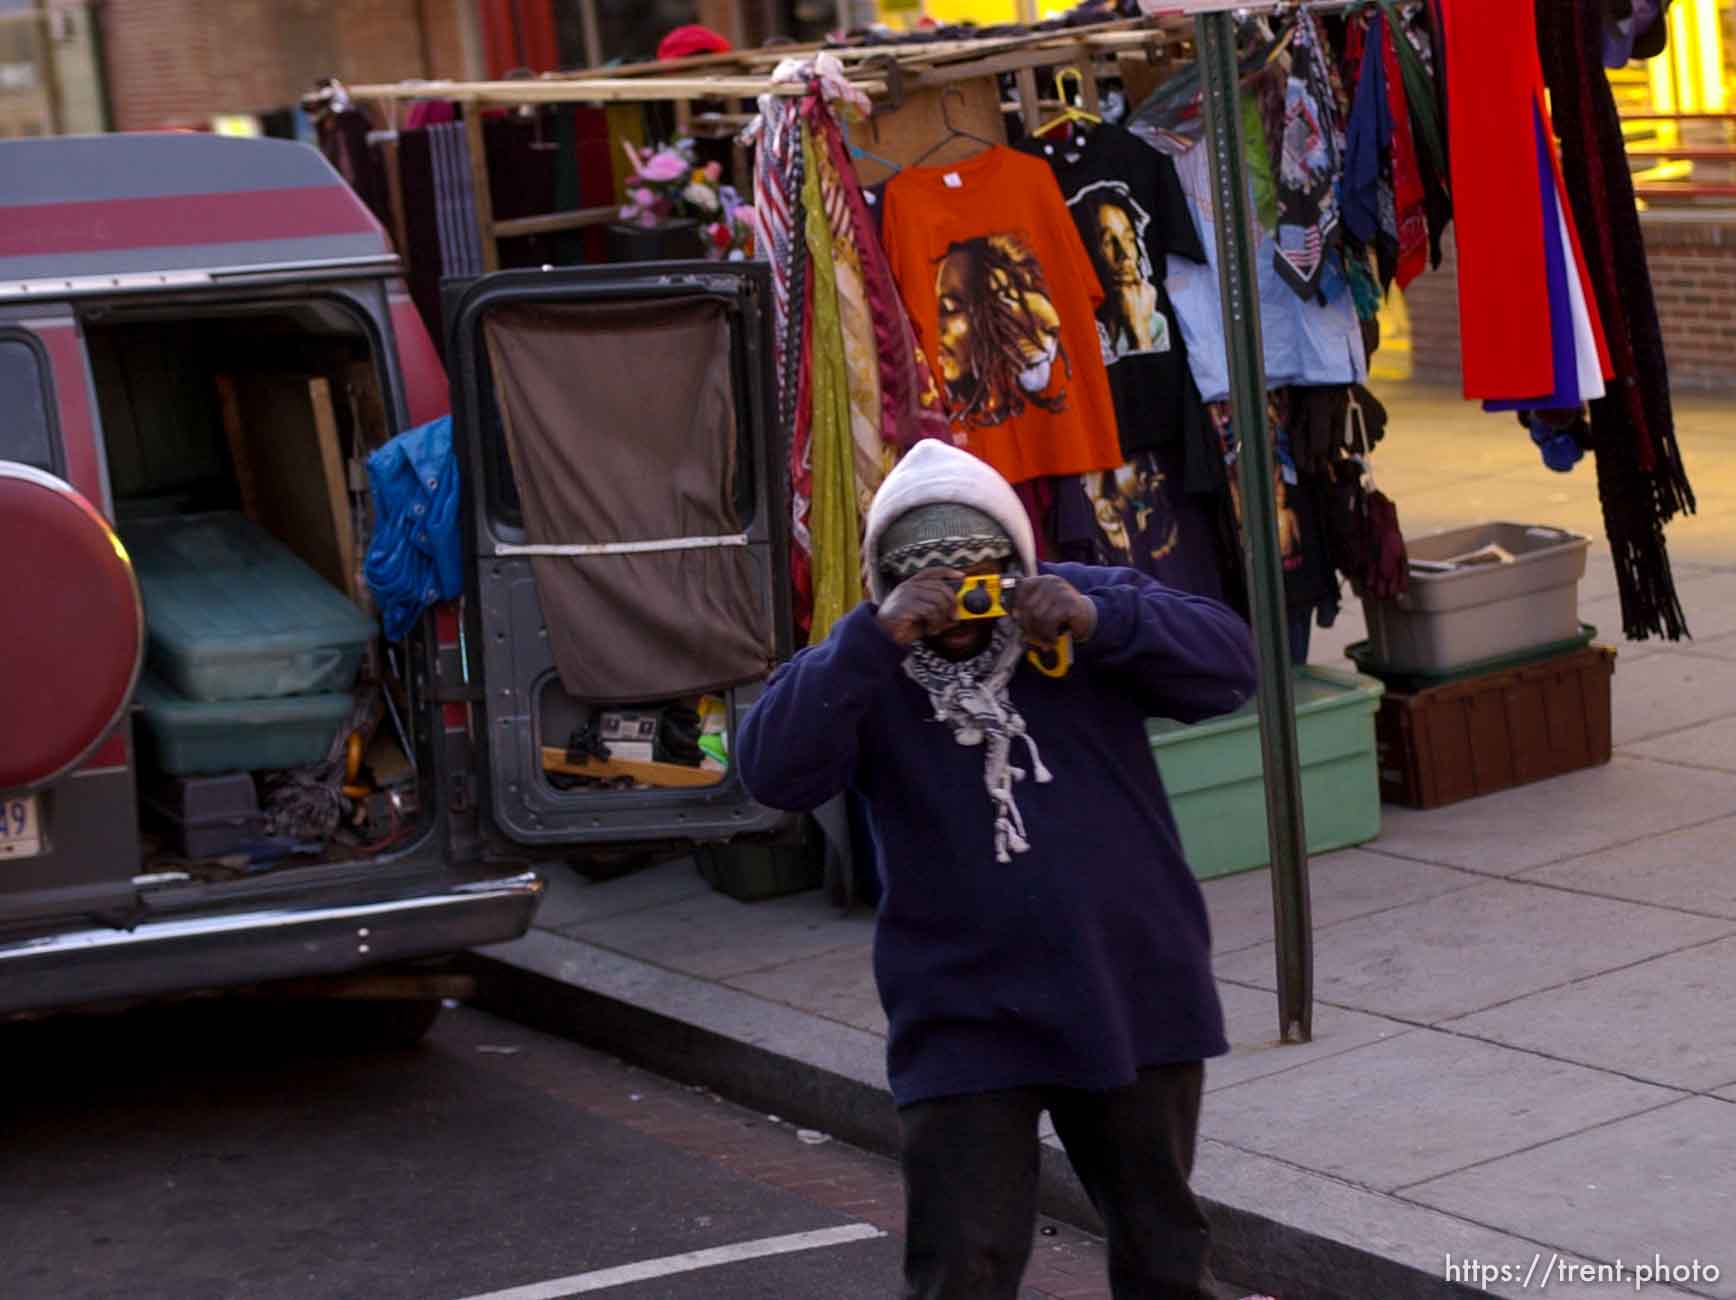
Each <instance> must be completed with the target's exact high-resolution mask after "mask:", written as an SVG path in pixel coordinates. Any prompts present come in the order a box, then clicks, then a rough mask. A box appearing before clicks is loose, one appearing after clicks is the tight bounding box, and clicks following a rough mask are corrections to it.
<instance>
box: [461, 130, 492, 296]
mask: <svg viewBox="0 0 1736 1300" xmlns="http://www.w3.org/2000/svg"><path fill="white" fill-rule="evenodd" d="M476 107H477V106H476V105H475V104H472V105H470V108H469V110H468V111H467V112H466V113H465V114H464V134H465V138H466V141H467V142H468V143H469V145H470V188H471V189H472V190H474V191H475V192H476V229H477V230H478V231H479V232H480V233H481V235H482V269H483V270H484V271H485V272H487V271H498V270H500V247H499V245H498V244H497V243H496V242H495V237H494V191H493V190H492V189H490V188H489V183H488V136H487V133H486V132H484V131H483V129H482V114H481V113H479V112H477V111H476Z"/></svg>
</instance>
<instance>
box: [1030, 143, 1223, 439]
mask: <svg viewBox="0 0 1736 1300" xmlns="http://www.w3.org/2000/svg"><path fill="white" fill-rule="evenodd" d="M1018 147H1019V148H1020V149H1023V150H1024V151H1025V152H1027V153H1031V154H1035V155H1036V156H1037V157H1039V158H1042V159H1043V160H1044V161H1045V162H1047V163H1048V164H1049V165H1050V166H1051V167H1052V168H1053V169H1054V171H1055V179H1056V180H1057V181H1059V182H1060V185H1061V193H1062V194H1063V195H1064V196H1065V197H1066V200H1067V207H1068V209H1069V210H1070V211H1071V212H1072V214H1073V220H1074V222H1075V223H1076V224H1077V225H1078V227H1079V237H1080V238H1081V239H1082V240H1083V241H1084V244H1085V251H1086V252H1088V253H1089V254H1090V255H1091V261H1092V264H1093V265H1094V266H1095V267H1096V268H1097V277H1098V279H1099V280H1100V281H1101V282H1102V285H1103V293H1104V300H1103V306H1102V307H1101V308H1099V309H1098V312H1097V338H1098V342H1099V344H1100V345H1101V347H1102V349H1103V360H1104V363H1105V364H1106V365H1107V366H1108V367H1109V387H1110V390H1111V391H1112V392H1113V393H1114V396H1115V418H1116V422H1117V423H1118V424H1119V425H1120V434H1121V449H1122V451H1123V452H1124V453H1126V454H1127V455H1128V456H1132V455H1133V454H1134V453H1135V452H1139V451H1146V450H1150V449H1152V448H1156V447H1163V446H1174V445H1175V444H1176V443H1177V442H1178V441H1179V440H1180V438H1181V436H1182V430H1183V428H1184V427H1185V426H1184V423H1183V421H1184V410H1185V404H1186V403H1187V402H1189V401H1193V400H1197V399H1195V398H1194V397H1193V395H1192V393H1191V391H1190V389H1191V383H1192V381H1191V379H1190V377H1189V374H1188V368H1187V353H1186V351H1185V349H1184V348H1183V345H1182V339H1181V329H1180V327H1179V326H1178V325H1177V323H1176V318H1175V308H1174V307H1173V306H1172V305H1171V304H1170V301H1169V294H1168V292H1167V291H1166V290H1165V288H1164V279H1165V276H1166V274H1167V271H1166V260H1167V258H1168V257H1170V256H1171V255H1172V254H1173V255H1174V256H1176V257H1184V258H1187V259H1188V260H1189V261H1193V262H1200V263H1203V262H1204V261H1205V260H1206V255H1205V250H1204V249H1203V248H1201V247H1200V240H1199V232H1198V231H1197V230H1196V229H1195V228H1194V223H1193V216H1192V214H1191V213H1190V212H1189V211H1188V206H1187V200H1186V199H1185V198H1184V197H1183V195H1182V190H1181V182H1180V180H1179V179H1178V178H1177V176H1176V172H1175V164H1174V163H1173V162H1171V161H1170V160H1169V159H1168V158H1166V157H1164V156H1163V155H1162V154H1160V153H1158V152H1157V151H1156V150H1155V149H1153V148H1151V146H1149V145H1147V144H1145V143H1143V142H1142V141H1140V140H1139V138H1138V137H1136V136H1134V135H1132V134H1131V133H1129V132H1127V131H1124V130H1123V129H1122V128H1120V127H1118V126H1113V125H1110V124H1109V123H1107V122H1106V123H1103V124H1101V125H1095V126H1089V127H1080V126H1069V127H1066V128H1063V129H1061V130H1058V131H1055V132H1053V133H1051V134H1049V135H1046V136H1031V137H1027V138H1026V139H1025V140H1023V141H1021V142H1020V144H1019V146H1018Z"/></svg>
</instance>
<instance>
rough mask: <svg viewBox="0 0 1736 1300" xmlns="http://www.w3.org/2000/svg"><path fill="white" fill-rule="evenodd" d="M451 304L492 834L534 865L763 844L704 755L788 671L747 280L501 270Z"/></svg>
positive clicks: (778, 523) (764, 378) (671, 273)
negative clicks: (543, 852) (561, 858)
mask: <svg viewBox="0 0 1736 1300" xmlns="http://www.w3.org/2000/svg"><path fill="white" fill-rule="evenodd" d="M446 308H447V310H446V319H447V330H448V350H447V356H448V360H449V362H450V363H451V367H452V388H453V414H454V420H455V426H456V432H457V436H458V438H459V441H460V444H461V446H462V448H463V455H464V458H465V459H464V466H465V471H466V472H465V483H466V486H465V510H466V520H465V531H466V537H467V539H468V547H469V562H470V564H471V565H472V566H473V567H472V571H471V579H470V586H469V593H470V598H469V600H468V601H467V606H468V610H467V619H466V626H465V632H466V638H467V641H468V645H467V646H466V647H465V650H466V662H467V664H468V670H469V672H470V675H471V685H472V686H473V687H479V688H480V689H478V690H473V691H472V696H473V698H478V697H479V698H480V700H481V701H482V703H481V706H480V708H479V710H478V715H479V716H478V719H477V721H478V725H479V726H481V727H484V728H485V729H486V738H485V740H484V741H483V742H482V743H481V745H480V756H481V761H482V764H483V766H484V769H485V770H484V772H483V773H482V777H483V782H484V786H485V789H484V791H483V797H482V800H481V804H482V808H483V809H484V811H485V812H486V814H487V815H488V816H489V817H490V818H491V820H492V822H493V823H494V827H495V829H496V830H497V831H498V832H499V833H501V834H503V835H504V836H506V837H507V838H508V839H510V840H512V841H514V842H516V843H518V844H520V845H527V846H547V847H550V848H553V847H555V846H560V845H596V846H604V845H610V844H622V843H631V842H643V841H658V840H671V839H676V840H680V839H685V840H693V841H715V840H722V839H728V838H732V837H735V836H738V835H744V834H750V833H755V832H764V831H771V830H775V829H780V828H782V827H783V826H785V825H786V824H787V823H788V821H789V819H788V818H787V816H785V815H783V814H779V813H775V812H772V811H771V810H769V809H766V808H763V807H761V806H759V805H757V804H756V803H754V801H753V800H752V798H751V797H750V796H749V794H748V793H747V790H746V789H745V788H744V786H743V785H742V783H741V781H740V779H739V777H738V776H737V775H736V773H735V771H734V770H733V768H731V767H730V766H729V765H728V761H727V757H726V756H720V752H721V751H725V750H726V749H727V738H728V736H730V735H733V734H734V733H735V730H736V728H737V723H738V720H739V718H740V717H741V716H742V714H743V713H744V712H745V710H746V708H747V706H748V705H749V704H750V703H751V702H752V701H753V700H754V699H755V698H756V697H757V695H758V694H759V691H760V690H761V689H762V687H763V680H764V677H765V675H766V673H767V672H768V671H769V668H770V666H771V664H772V663H774V662H776V661H778V660H781V659H783V658H785V657H787V656H788V654H789V653H790V638H791V632H790V626H791V620H790V610H789V604H790V602H789V571H788V569H789V560H788V541H787V539H788V527H787V524H786V519H787V509H786V505H785V502H786V499H787V493H786V487H785V481H784V468H783V460H784V457H783V447H784V438H783V436H782V434H781V430H780V429H779V428H778V424H777V419H776V416H775V414H774V409H773V408H774V399H773V384H774V382H775V378H774V373H773V367H772V313H771V299H770V281H769V278H768V275H767V272H766V268H765V267H764V266H763V265H759V264H754V263H722V262H664V263H652V264H641V265H634V266H611V267H594V268H591V267H587V268H566V269H559V270H546V271H541V272H536V271H526V272H504V273H499V274H495V275H490V276H486V277H483V278H481V279H478V280H476V281H473V282H471V283H470V284H468V285H467V286H464V287H463V288H462V289H461V290H458V291H456V292H453V293H451V294H449V295H448V298H447V303H446ZM478 678H480V681H478V680H477V679H478ZM720 710H721V713H720ZM696 715H701V716H702V718H703V720H704V731H705V733H706V734H705V736H704V739H705V741H706V745H705V750H706V752H705V754H704V755H696V753H695V751H694V750H693V748H692V742H693V740H694V739H695V738H696V737H697V736H698V735H699V732H697V731H696V730H695V729H694V721H695V717H696ZM720 729H721V730H722V732H723V736H722V737H721V738H720V737H719V736H718V735H717V734H716V733H717V732H718V731H719V730H720Z"/></svg>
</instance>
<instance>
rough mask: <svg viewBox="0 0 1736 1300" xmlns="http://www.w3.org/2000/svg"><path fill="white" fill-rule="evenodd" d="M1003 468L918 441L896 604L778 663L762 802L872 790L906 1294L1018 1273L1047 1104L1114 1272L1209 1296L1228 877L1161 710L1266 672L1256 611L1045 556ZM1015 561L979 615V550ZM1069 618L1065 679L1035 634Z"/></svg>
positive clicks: (993, 565)
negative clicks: (1193, 856) (1213, 1065)
mask: <svg viewBox="0 0 1736 1300" xmlns="http://www.w3.org/2000/svg"><path fill="white" fill-rule="evenodd" d="M1035 549H1036V548H1035V544H1034V541H1033V537H1032V532H1031V525H1030V522H1029V520H1028V518H1027V517H1026V515H1025V512H1024V509H1023V507H1022V506H1021V504H1020V502H1019V499H1018V497H1017V496H1016V495H1015V493H1014V492H1013V489H1012V488H1011V487H1009V486H1008V484H1007V483H1006V481H1005V480H1004V479H1002V478H1001V477H1000V476H999V475H998V474H996V473H995V472H994V471H993V470H992V469H990V468H989V467H988V466H987V465H985V464H984V463H982V462H981V461H978V460H977V459H975V458H974V457H972V456H970V455H969V454H968V453H966V452H963V451H960V450H958V449H956V448H953V447H950V446H947V445H946V444H944V443H942V442H939V441H928V442H923V443H919V444H918V445H917V446H916V447H915V449H914V450H912V451H911V452H910V454H909V455H908V456H906V457H905V459H904V460H903V461H902V462H901V463H900V464H899V465H898V467H897V468H896V469H894V470H893V472H892V473H891V474H890V475H889V476H888V477H887V479H886V481H885V483H884V484H883V485H882V486H881V489H880V492H879V494H878V495H877V496H876V498H875V500H874V504H873V507H872V509H871V510H870V512H869V515H868V527H867V536H866V540H865V554H866V555H867V556H868V562H869V565H870V589H871V591H872V594H873V597H874V601H875V602H876V603H873V604H867V605H863V606H861V607H859V608H857V609H856V610H855V611H853V612H852V613H851V614H850V615H849V616H847V617H846V618H845V619H844V620H843V621H842V622H840V623H839V624H838V625H837V626H836V627H835V628H834V629H833V631H832V634H831V636H830V637H829V638H828V639H827V640H826V641H825V642H824V643H823V644H821V645H817V646H814V647H812V648H810V649H808V650H806V651H804V652H803V653H801V654H799V655H797V656H796V658H795V659H794V660H792V661H791V662H790V663H789V664H787V665H785V666H784V667H783V668H782V669H780V670H779V672H778V673H777V674H775V675H774V676H773V678H772V681H771V683H770V684H769V686H768V687H767V690H766V694H765V695H764V697H763V698H762V699H761V700H760V702H759V703H758V704H757V705H756V706H755V708H754V709H753V711H752V712H751V713H750V714H749V715H748V717H747V719H746V720H745V722H744V723H743V726H742V729H741V734H740V736H739V737H738V738H737V746H736V754H737V761H738V764H739V770H740V772H741V774H742V777H743V779H744V780H745V781H746V782H747V785H748V788H749V789H750V790H752V791H753V793H754V795H755V796H756V797H757V798H759V799H760V800H762V801H763V802H765V803H767V804H770V805H772V806H774V807H779V808H787V809H810V808H814V807H816V806H818V805H819V804H821V803H824V802H825V801H826V800H828V799H830V798H831V797H833V796H834V795H836V794H838V793H839V792H840V791H842V790H844V789H845V788H847V787H848V788H852V789H854V790H855V791H856V792H857V793H858V794H859V795H860V797H861V799H862V801H863V804H864V806H865V807H866V809H867V812H868V817H869V820H870V822H871V824H872V828H873V832H874V839H875V841H876V844H877V846H878V855H879V861H878V867H879V870H880V875H881V880H882V883H883V886H884V892H883V895H882V899H881V904H880V915H879V921H878V925H877V929H876V935H875V951H874V968H875V977H876V980H877V982H878V985H879V989H880V996H881V999H882V1001H883V1002H884V1004H885V1007H886V1013H887V1017H888V1019H889V1021H890V1042H889V1044H888V1052H887V1069H888V1074H889V1076H890V1078H891V1083H892V1090H893V1095H894V1098H895V1100H896V1101H897V1103H898V1106H899V1109H900V1120H901V1124H902V1129H903V1152H902V1156H903V1166H904V1176H905V1186H906V1193H907V1196H908V1206H909V1216H908V1222H909V1226H908V1245H907V1249H906V1257H905V1275H906V1284H907V1290H906V1293H905V1294H906V1296H907V1297H909V1298H910V1300H1013V1297H1015V1296H1016V1295H1017V1294H1018V1289H1019V1280H1020V1277H1021V1276H1022V1274H1023V1272H1024V1267H1025V1263H1026V1261H1027V1260H1028V1258H1029V1255H1030V1250H1031V1237H1032V1231H1033V1228H1034V1225H1035V1219H1036V1208H1037V1167H1038V1155H1039V1144H1038V1128H1037V1126H1038V1120H1039V1117H1040V1115H1041V1113H1042V1112H1043V1111H1044V1110H1047V1111H1048V1112H1049V1113H1050V1115H1051V1117H1052V1118H1053V1120H1054V1123H1055V1129H1056V1132H1057V1133H1058V1135H1059V1136H1060V1138H1061V1141H1062V1142H1063V1143H1064V1144H1065V1145H1066V1148H1067V1153H1068V1156H1069V1158H1070V1159H1071V1160H1072V1162H1073V1167H1074V1168H1075V1169H1076V1170H1077V1171H1078V1173H1079V1176H1080V1179H1081V1180H1082V1182H1083V1183H1084V1185H1085V1187H1086V1188H1087V1190H1088V1191H1089V1192H1090V1194H1091V1197H1092V1199H1093V1201H1094V1202H1095V1203H1096V1205H1097V1207H1098V1209H1099V1210H1100V1211H1101V1213H1102V1215H1103V1218H1104V1221H1105V1223H1106V1225H1107V1228H1108V1238H1109V1253H1110V1278H1111V1284H1112V1286H1113V1288H1114V1293H1115V1295H1116V1297H1117V1298H1118V1300H1132V1298H1134V1297H1138V1298H1139V1300H1160V1298H1161V1300H1203V1298H1204V1297H1207V1296H1209V1295H1210V1294H1211V1293H1210V1291H1209V1290H1208V1289H1207V1288H1208V1286H1209V1285H1210V1282H1209V1273H1208V1270H1207V1266H1206V1248H1207V1239H1206V1225H1205V1220H1204V1218H1203V1217H1202V1215H1201V1213H1200V1209H1199V1207H1198V1205H1197V1204H1196V1203H1195V1200H1194V1197H1193V1195H1192V1193H1191V1191H1190V1190H1189V1188H1188V1177H1189V1174H1190V1171H1191V1167H1192V1161H1193V1150H1194V1136H1195V1132H1196V1130H1197V1125H1198V1117H1199V1104H1200V1086H1201V1081H1202V1076H1203V1067H1202V1064H1201V1062H1202V1060H1203V1058H1205V1057H1207V1056H1213V1055H1216V1054H1219V1053H1221V1052H1223V1051H1225V1050H1226V1045H1225V1042H1224V1032H1223V1017H1222V1013H1221V1010H1220V1008H1219V1005H1218V998H1217V992H1216V988H1215V986H1214V984H1213V982H1212V975H1211V963H1210V936H1209V933H1208V927H1207V920H1206V912H1205V905H1204V900H1203V898H1202V896H1201V894H1200V890H1199V887H1198V885H1197V884H1196V883H1195V882H1194V879H1193V876H1192V875H1191V873H1190V872H1189V871H1188V868H1187V864H1186V863H1185V862H1184V861H1183V859H1182V852H1181V845H1180V843H1179V841H1178V839H1177V836H1176V828H1175V821H1174V819H1173V817H1172V816H1171V814H1170V811H1169V806H1168V803H1167V800H1166V799H1165V796H1164V792H1163V787H1162V784H1161V782H1160V781H1159V779H1158V775H1157V769H1156V767H1155V765H1154V763H1153V761H1152V755H1151V750H1150V745H1149V741H1148V740H1147V737H1146V731H1145V719H1146V718H1147V717H1152V716H1161V717H1168V718H1176V719H1179V720H1182V721H1196V720H1199V719H1203V718H1207V717H1211V716H1213V715H1215V714H1219V713H1224V712H1227V711H1229V710H1231V709H1234V708H1236V707H1237V706H1238V705H1240V704H1241V703H1242V702H1243V701H1244V700H1245V699H1246V698H1247V697H1248V696H1249V694H1250V693H1251V691H1252V690H1253V680H1254V667H1253V658H1252V653H1251V650H1250V646H1249V637H1248V631H1247V628H1246V626H1245V625H1244V624H1243V623H1242V621H1241V619H1239V618H1238V617H1237V616H1236V615H1235V614H1233V613H1232V612H1230V611H1229V610H1228V609H1226V608H1224V607H1223V606H1221V605H1218V604H1216V603H1214V602H1212V601H1208V600H1203V599H1200V598H1198V597H1193V596H1186V595H1182V594H1180V593H1178V592H1175V591H1171V590H1169V589H1167V588H1165V587H1162V586H1160V585H1159V584H1157V583H1156V582H1153V581H1152V580H1150V579H1148V578H1145V577H1143V576H1142V575H1140V574H1137V573H1134V572H1133V571H1131V570H1125V569H1100V568H1091V567H1087V566H1083V565H1044V566H1041V567H1039V566H1038V564H1037V560H1036V554H1035ZM978 573H1003V574H1011V575H1014V576H1016V577H1017V578H1019V583H1018V585H1017V586H1016V588H1015V592H1014V596H1015V599H1014V606H1013V610H1014V612H1013V616H1012V617H1009V618H1001V619H994V620H982V621H967V622H960V621H958V619H957V618H956V613H955V611H956V601H957V592H958V588H959V585H960V582H961V580H962V579H963V577H964V576H965V575H967V574H978ZM1062 637H1071V638H1072V642H1073V648H1074V651H1075V662H1074V664H1073V666H1072V669H1071V671H1069V672H1068V673H1067V674H1066V675H1065V676H1063V677H1060V678H1053V677H1049V676H1046V675H1044V674H1042V673H1040V672H1038V671H1037V670H1036V669H1035V668H1034V667H1032V666H1030V665H1029V664H1028V663H1027V662H1026V647H1027V643H1028V642H1034V643H1037V644H1041V645H1050V644H1053V643H1055V642H1057V641H1058V640H1059V639H1060V638H1062Z"/></svg>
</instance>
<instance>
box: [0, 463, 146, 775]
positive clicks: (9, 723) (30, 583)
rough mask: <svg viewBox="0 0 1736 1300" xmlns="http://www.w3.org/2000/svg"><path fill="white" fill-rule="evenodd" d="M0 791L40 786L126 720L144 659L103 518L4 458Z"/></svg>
mask: <svg viewBox="0 0 1736 1300" xmlns="http://www.w3.org/2000/svg"><path fill="white" fill-rule="evenodd" d="M0 593H3V594H4V599H5V602H6V610H7V629H6V655H5V661H4V664H3V665H0V719H4V722H3V723H0V729H3V731H4V734H5V737H6V743H5V744H0V791H4V790H21V789H22V790H28V789H34V788H36V787H39V786H43V785H47V784H48V783H49V782H51V781H53V780H54V779H55V778H57V777H59V776H60V775H62V774H63V773H65V772H67V771H69V770H71V769H72V768H74V767H76V766H77V765H78V764H79V763H80V762H82V761H83V760H84V759H85V758H87V757H88V756H89V755H90V753H91V752H92V751H93V750H95V749H96V747H97V746H98V745H100V744H101V743H102V741H103V739H104V738H105V737H106V736H107V735H108V733H109V732H110V731H111V730H113V728H114V726H115V724H116V723H117V722H118V721H119V720H120V718H121V716H122V714H123V713H124V711H125V709H126V707H127V702H128V700H129V699H130V698H131V697H132V693H133V686H134V684H135V683H136V682H137V681H138V676H139V665H140V662H141V660H142V658H143V654H144V643H145V625H144V606H143V603H142V602H141V601H140V599H139V586H138V583H137V581H136V580H135V579H134V576H133V566H132V562H131V561H130V560H129V559H128V558H127V553H126V550H125V548H124V547H122V545H121V543H120V539H119V538H118V537H116V536H115V533H114V530H113V529H111V528H110V527H109V525H108V521H107V520H106V519H104V518H103V517H102V515H101V514H100V513H99V512H98V511H97V510H96V508H95V507H94V506H92V505H91V504H90V502H88V501H86V500H85V499H84V497H82V496H80V495H79V494H78V493H77V492H76V491H74V490H73V488H72V487H71V485H70V484H67V483H65V482H63V481H62V480H60V479H58V478H55V477H54V476H53V475H52V474H45V473H43V472H42V471H40V470H36V469H31V468H30V467H29V466H25V465H18V464H14V463H12V462H10V461H0Z"/></svg>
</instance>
